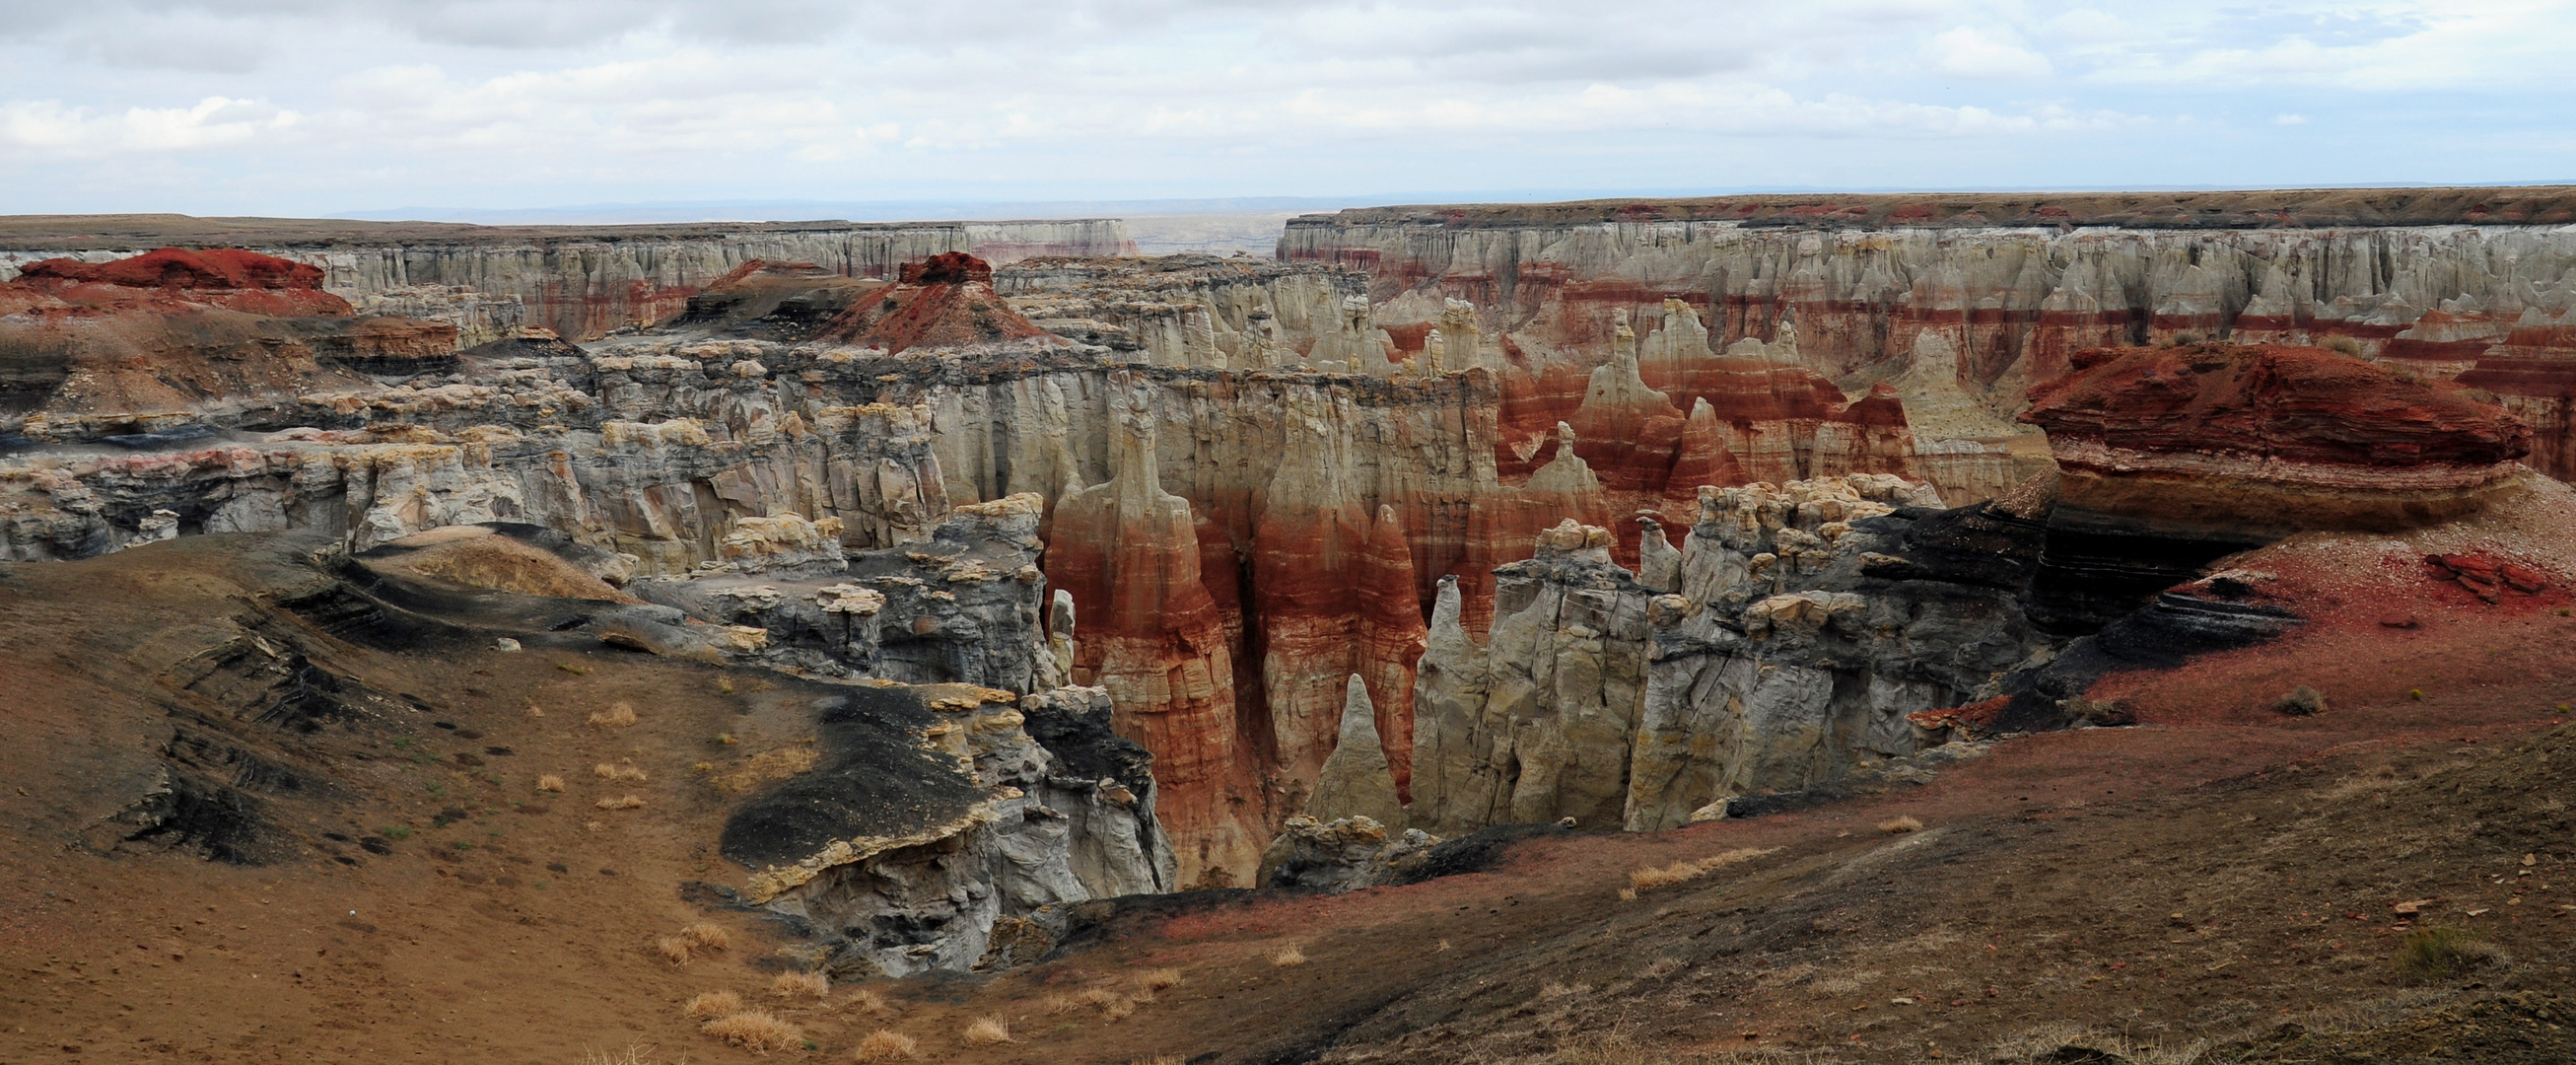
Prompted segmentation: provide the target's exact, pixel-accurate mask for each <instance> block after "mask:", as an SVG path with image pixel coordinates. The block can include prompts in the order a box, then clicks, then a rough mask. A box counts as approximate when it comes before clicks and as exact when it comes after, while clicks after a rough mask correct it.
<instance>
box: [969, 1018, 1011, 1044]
mask: <svg viewBox="0 0 2576 1065" xmlns="http://www.w3.org/2000/svg"><path fill="white" fill-rule="evenodd" d="M965 1038H966V1045H968V1046H979V1047H981V1046H991V1045H993V1044H995V1043H1008V1042H1010V1041H1011V1026H1010V1025H1007V1024H1003V1023H1002V1019H1001V1018H999V1017H977V1018H975V1023H973V1024H969V1025H967V1026H966V1037H965Z"/></svg>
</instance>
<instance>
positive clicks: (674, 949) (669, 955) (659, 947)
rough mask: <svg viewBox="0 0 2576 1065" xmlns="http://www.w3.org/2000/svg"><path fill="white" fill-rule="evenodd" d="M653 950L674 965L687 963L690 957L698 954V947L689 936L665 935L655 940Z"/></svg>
mask: <svg viewBox="0 0 2576 1065" xmlns="http://www.w3.org/2000/svg"><path fill="white" fill-rule="evenodd" d="M653 952H654V953H656V954H659V955H661V956H662V960H663V961H667V962H670V963H671V964H673V965H687V964H688V963H689V959H690V958H693V957H696V956H697V953H698V948H697V944H694V943H691V942H689V937H687V936H663V937H662V938H660V939H656V940H654V941H653Z"/></svg>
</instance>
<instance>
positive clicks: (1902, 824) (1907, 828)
mask: <svg viewBox="0 0 2576 1065" xmlns="http://www.w3.org/2000/svg"><path fill="white" fill-rule="evenodd" d="M1878 830H1879V831H1881V832H1885V833H1887V834H1888V835H1891V836H1898V835H1903V834H1905V833H1908V832H1921V831H1923V822H1921V821H1917V820H1915V819H1914V817H1913V815H1911V814H1908V815H1906V816H1903V817H1891V818H1888V819H1887V820H1885V821H1881V822H1879V823H1878Z"/></svg>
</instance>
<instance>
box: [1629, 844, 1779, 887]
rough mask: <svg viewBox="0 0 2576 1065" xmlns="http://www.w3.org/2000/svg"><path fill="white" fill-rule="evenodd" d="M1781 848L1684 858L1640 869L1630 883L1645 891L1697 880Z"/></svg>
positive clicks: (1751, 849)
mask: <svg viewBox="0 0 2576 1065" xmlns="http://www.w3.org/2000/svg"><path fill="white" fill-rule="evenodd" d="M1779 849H1780V848H1778V847H1739V848H1736V849H1735V850H1731V851H1728V852H1726V853H1724V854H1719V855H1714V856H1712V857H1707V858H1701V859H1699V860H1697V861H1690V860H1684V861H1678V862H1674V863H1673V864H1671V865H1667V866H1662V867H1660V868H1653V869H1639V870H1637V871H1636V872H1633V873H1630V874H1628V884H1629V886H1630V887H1633V888H1635V889H1636V890H1639V891H1644V890H1647V889H1649V888H1659V887H1664V886H1667V885H1671V884H1678V883H1681V882H1683V881H1685V880H1696V879H1698V878H1700V877H1703V876H1707V875H1708V874H1710V873H1713V872H1716V871H1717V870H1719V869H1723V868H1725V867H1727V866H1730V865H1734V864H1735V863H1737V862H1745V861H1751V860H1753V859H1755V858H1759V857H1761V856H1763V855H1765V854H1769V853H1771V852H1772V851H1776V850H1779Z"/></svg>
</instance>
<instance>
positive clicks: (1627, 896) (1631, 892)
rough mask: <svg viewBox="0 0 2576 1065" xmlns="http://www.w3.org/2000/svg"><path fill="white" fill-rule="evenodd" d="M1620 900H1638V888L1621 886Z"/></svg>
mask: <svg viewBox="0 0 2576 1065" xmlns="http://www.w3.org/2000/svg"><path fill="white" fill-rule="evenodd" d="M1619 901H1621V902H1635V901H1637V889H1636V888H1632V887H1623V888H1620V889H1619Z"/></svg>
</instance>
